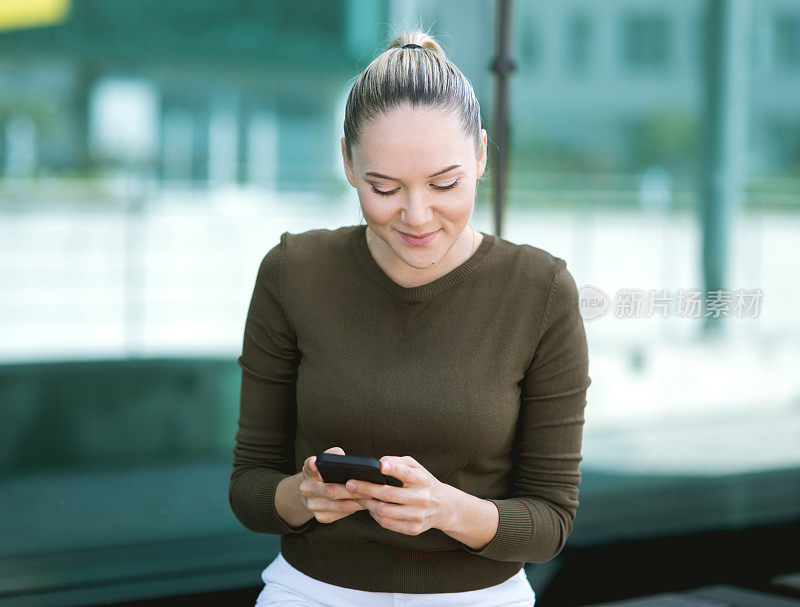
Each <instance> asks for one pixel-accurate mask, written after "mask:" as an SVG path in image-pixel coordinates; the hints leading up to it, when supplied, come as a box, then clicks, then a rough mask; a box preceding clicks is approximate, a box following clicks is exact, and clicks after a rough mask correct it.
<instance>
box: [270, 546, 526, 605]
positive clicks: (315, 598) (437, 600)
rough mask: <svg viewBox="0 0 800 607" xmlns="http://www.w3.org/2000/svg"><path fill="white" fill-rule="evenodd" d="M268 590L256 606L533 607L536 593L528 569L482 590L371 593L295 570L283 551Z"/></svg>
mask: <svg viewBox="0 0 800 607" xmlns="http://www.w3.org/2000/svg"><path fill="white" fill-rule="evenodd" d="M261 579H262V580H263V582H264V589H263V590H262V591H261V594H259V595H258V599H256V604H255V607H272V606H275V605H282V606H284V607H399V606H401V605H402V606H403V607H405V606H408V607H411V606H413V607H423V606H427V605H435V606H437V607H438V606H440V605H441V606H445V605H446V606H448V607H531V606H532V605H533V604H534V602H535V601H536V594H535V593H534V591H533V588H532V587H531V584H530V581H529V580H528V576H527V575H526V574H525V568H524V567H523V568H522V569H520V570H519V572H517V573H516V574H514V575H513V576H511V577H510V578H509V579H507V580H506V581H505V582H502V583H500V584H497V585H496V586H489V587H488V588H482V589H480V590H468V591H467V592H445V593H433V594H403V593H401V592H367V591H365V590H354V589H353V588H343V587H341V586H335V585H333V584H327V583H325V582H321V581H319V580H317V579H315V578H312V577H309V576H307V575H306V574H305V573H303V572H302V571H298V570H297V569H295V568H294V567H292V566H291V565H290V564H289V562H288V561H287V560H286V559H285V558H283V554H281V553H280V552H279V553H278V556H277V557H275V560H273V561H272V562H271V563H270V564H269V565H268V566H267V568H266V569H264V571H262V572H261Z"/></svg>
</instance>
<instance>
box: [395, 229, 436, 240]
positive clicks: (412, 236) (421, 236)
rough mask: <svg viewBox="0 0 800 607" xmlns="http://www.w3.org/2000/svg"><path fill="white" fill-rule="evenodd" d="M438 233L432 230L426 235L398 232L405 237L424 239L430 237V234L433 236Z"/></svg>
mask: <svg viewBox="0 0 800 607" xmlns="http://www.w3.org/2000/svg"><path fill="white" fill-rule="evenodd" d="M398 231H399V230H398ZM438 231H439V230H434V231H433V232H428V233H427V234H409V233H408V232H400V233H401V234H405V235H406V236H410V237H411V238H425V237H426V236H430V235H431V234H435V233H436V232H438Z"/></svg>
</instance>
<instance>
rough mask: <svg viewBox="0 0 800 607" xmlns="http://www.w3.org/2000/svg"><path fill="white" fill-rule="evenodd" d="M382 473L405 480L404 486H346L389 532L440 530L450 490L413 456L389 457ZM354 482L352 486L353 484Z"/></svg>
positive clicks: (409, 533) (418, 532)
mask: <svg viewBox="0 0 800 607" xmlns="http://www.w3.org/2000/svg"><path fill="white" fill-rule="evenodd" d="M381 472H382V473H383V474H386V475H388V476H393V477H395V478H397V479H399V480H401V481H403V486H402V487H394V486H392V485H378V484H376V483H369V482H365V481H356V480H348V481H347V484H346V485H345V487H346V488H347V489H351V490H352V491H353V493H352V495H356V496H359V495H360V496H361V499H360V500H359V501H360V502H361V503H362V504H364V505H365V506H366V507H367V508H368V509H369V513H370V514H371V515H372V518H374V519H375V520H376V521H377V522H378V524H379V525H380V526H381V527H384V528H385V529H390V530H391V531H397V532H398V533H404V534H406V535H419V534H420V533H422V532H424V531H427V530H428V529H431V528H439V527H440V525H441V523H442V521H443V520H444V517H445V516H446V513H447V488H448V487H449V485H447V484H445V483H442V482H441V481H439V480H438V479H437V478H436V477H435V476H433V474H431V473H430V472H428V471H427V470H426V469H425V467H424V466H423V465H422V464H420V463H419V462H417V460H415V459H414V458H413V457H411V456H410V455H406V456H403V457H398V456H393V455H385V456H383V457H382V458H381ZM351 483H352V485H351Z"/></svg>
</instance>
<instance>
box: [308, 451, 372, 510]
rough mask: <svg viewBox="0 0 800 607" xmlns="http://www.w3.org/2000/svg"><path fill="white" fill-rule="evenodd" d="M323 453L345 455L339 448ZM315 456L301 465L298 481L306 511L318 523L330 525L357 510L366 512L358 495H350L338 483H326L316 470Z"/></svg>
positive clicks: (350, 493)
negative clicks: (299, 479)
mask: <svg viewBox="0 0 800 607" xmlns="http://www.w3.org/2000/svg"><path fill="white" fill-rule="evenodd" d="M324 453H336V454H337V455H345V452H344V449H342V448H341V447H331V448H330V449H326V450H325V451H324ZM316 461H317V456H316V455H312V456H310V457H309V458H307V459H306V461H305V462H304V463H303V471H302V473H303V479H302V480H301V481H300V495H301V496H302V498H301V499H302V501H304V502H305V504H306V509H307V510H308V511H309V512H311V513H312V514H313V515H314V518H315V519H317V520H318V521H319V522H320V523H332V522H334V521H338V520H339V519H340V518H344V517H346V516H350V515H351V514H353V513H354V512H357V511H358V510H366V509H367V507H366V506H364V505H363V504H362V503H361V502H360V501H359V500H358V499H356V498H359V497H362V496H361V495H360V494H358V493H352V492H351V491H348V490H347V488H346V487H345V486H344V485H342V484H340V483H326V482H325V481H323V480H322V476H320V473H319V470H317V465H316Z"/></svg>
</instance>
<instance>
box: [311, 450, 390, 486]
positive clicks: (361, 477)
mask: <svg viewBox="0 0 800 607" xmlns="http://www.w3.org/2000/svg"><path fill="white" fill-rule="evenodd" d="M316 464H317V469H318V470H319V474H320V476H321V477H322V480H323V481H324V482H326V483H341V484H342V485H344V484H345V483H347V481H349V480H350V479H351V478H352V479H354V480H357V481H367V482H369V483H375V484H377V485H392V486H393V487H402V486H403V481H401V480H400V479H397V478H395V477H393V476H389V475H388V474H384V473H383V472H381V461H380V460H379V459H377V458H374V457H362V456H360V455H339V454H338V453H317V459H316Z"/></svg>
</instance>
